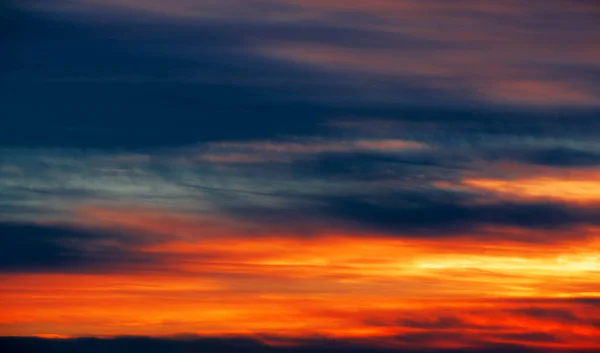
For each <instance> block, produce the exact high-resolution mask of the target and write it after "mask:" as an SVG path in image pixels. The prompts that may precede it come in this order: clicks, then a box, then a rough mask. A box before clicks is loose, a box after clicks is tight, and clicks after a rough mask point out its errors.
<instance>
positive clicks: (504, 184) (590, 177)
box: [463, 172, 600, 202]
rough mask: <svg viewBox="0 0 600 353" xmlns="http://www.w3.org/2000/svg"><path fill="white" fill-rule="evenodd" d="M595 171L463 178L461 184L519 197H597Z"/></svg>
mask: <svg viewBox="0 0 600 353" xmlns="http://www.w3.org/2000/svg"><path fill="white" fill-rule="evenodd" d="M597 176H598V175H597V173H592V172H589V173H585V174H584V175H580V176H574V177H569V176H567V177H561V176H530V177H521V178H516V179H490V178H474V179H466V180H464V181H463V184H464V185H466V186H468V187H472V188H475V189H481V190H485V191H490V192H493V193H496V194H498V195H503V196H508V197H518V198H521V199H523V198H524V199H555V200H562V201H569V202H598V201H600V181H599V180H600V179H597Z"/></svg>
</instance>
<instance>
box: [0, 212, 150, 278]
mask: <svg viewBox="0 0 600 353" xmlns="http://www.w3.org/2000/svg"><path fill="white" fill-rule="evenodd" d="M142 240H143V241H144V242H146V241H148V242H152V241H156V238H154V239H153V237H144V238H143V239H141V238H137V237H133V236H129V235H127V234H122V233H121V234H119V233H114V232H109V231H99V230H90V229H80V228H74V227H69V226H60V225H36V224H24V223H7V222H0V271H1V272H80V271H92V272H93V271H103V270H104V271H106V270H110V269H115V268H118V269H120V270H123V269H124V268H126V267H128V266H133V265H136V264H137V265H140V264H149V263H151V262H153V261H154V260H156V259H153V258H151V257H150V256H144V255H143V254H140V253H138V252H136V251H134V250H132V249H131V246H132V245H135V244H139V243H140V242H141V241H142Z"/></svg>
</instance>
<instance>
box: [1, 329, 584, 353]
mask: <svg viewBox="0 0 600 353" xmlns="http://www.w3.org/2000/svg"><path fill="white" fill-rule="evenodd" d="M444 335H445V336H452V337H456V334H444ZM521 336H522V335H521ZM548 336H549V337H545V336H544V337H540V336H539V335H536V336H535V337H530V336H527V337H513V338H534V339H538V341H541V342H548V341H549V339H551V338H553V337H552V336H550V335H548ZM434 339H435V335H434V334H432V333H427V332H424V333H413V334H407V335H405V336H403V337H400V338H399V340H403V341H405V342H407V341H414V342H415V343H421V344H422V343H423V342H432V340H434ZM0 348H2V351H3V352H6V353H17V352H18V353H33V352H46V353H59V352H60V353H92V352H93V353H109V352H110V353H125V352H127V353H138V352H140V353H141V352H144V353H167V352H168V353H192V352H205V353H230V352H231V353H233V352H235V353H325V352H331V353H334V352H335V353H367V352H369V353H504V352H514V353H542V352H545V353H547V352H552V350H550V351H549V350H548V349H543V348H539V349H536V348H532V347H526V346H524V345H518V344H500V343H485V342H480V346H479V347H478V348H454V349H452V348H448V349H442V348H433V347H427V346H424V347H423V348H415V349H411V348H406V349H401V348H397V349H391V348H387V349H386V348H378V347H376V346H372V345H371V346H370V345H369V344H368V343H360V342H359V343H357V342H350V341H349V342H344V341H342V340H331V339H321V340H319V339H314V340H310V339H308V340H305V341H304V342H303V343H302V344H301V345H299V346H292V347H275V346H269V345H266V344H263V343H260V342H259V341H255V340H252V339H245V338H198V339H161V338H148V337H120V338H114V339H96V338H78V339H59V340H53V339H40V338H32V337H3V338H0ZM560 352H562V353H575V352H578V353H592V352H593V351H592V350H587V351H586V350H582V349H579V350H575V349H573V350H569V349H563V350H560Z"/></svg>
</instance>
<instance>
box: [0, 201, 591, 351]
mask: <svg viewBox="0 0 600 353" xmlns="http://www.w3.org/2000/svg"><path fill="white" fill-rule="evenodd" d="M79 216H80V218H79V222H81V224H87V225H88V226H92V225H93V226H94V227H105V228H108V229H112V230H115V229H121V230H122V231H127V232H135V234H138V236H140V237H145V236H149V235H150V234H153V235H160V236H161V237H159V239H161V240H160V241H159V242H149V243H148V242H140V243H139V244H138V243H134V245H132V247H133V248H134V249H136V250H137V251H139V252H141V253H144V254H146V255H152V256H156V258H157V259H160V261H157V262H156V263H154V264H149V265H148V266H147V267H146V268H145V269H138V268H136V269H135V271H132V272H128V271H127V270H124V271H123V272H121V273H119V272H115V271H112V272H104V273H102V272H98V273H94V274H82V273H80V274H3V275H1V276H0V277H1V278H0V279H1V281H0V283H1V284H0V293H2V294H1V295H0V296H1V299H2V301H3V303H4V304H5V310H3V314H2V317H1V318H0V334H3V335H61V336H81V335H102V336H114V335H121V334H136V335H169V334H176V333H181V332H190V333H196V334H201V335H229V334H242V335H254V334H269V335H278V336H283V337H302V336H307V335H308V336H309V335H313V334H321V335H326V336H330V337H340V338H352V339H367V340H372V339H374V338H375V337H380V338H381V337H387V338H386V339H385V340H383V341H384V342H387V343H386V344H388V343H389V344H394V345H399V346H411V345H419V344H420V345H422V344H427V345H430V346H438V347H463V346H472V345H474V344H475V343H474V342H488V343H489V342H496V343H498V342H500V343H518V344H525V345H531V346H542V347H559V348H560V347H573V346H574V347H598V345H597V341H595V337H597V335H598V334H600V332H599V331H598V330H599V329H598V327H597V325H596V324H595V321H594V320H595V318H597V317H598V316H597V315H598V314H599V312H598V309H597V308H596V307H595V306H594V305H589V304H587V302H588V301H589V302H591V303H593V302H594V301H598V300H600V277H599V274H600V251H599V250H598V249H600V247H599V246H600V237H599V236H598V234H599V233H598V232H599V230H598V229H587V230H586V231H587V232H588V233H589V234H590V237H587V238H585V239H584V240H568V239H569V237H565V238H564V239H566V240H565V241H563V242H561V243H555V244H551V243H541V244H539V246H536V247H535V249H533V248H532V247H531V246H530V245H529V244H525V243H520V242H518V241H514V240H512V241H510V240H501V239H502V238H498V237H493V238H489V239H484V238H482V237H477V236H475V235H470V234H465V235H464V236H462V237H454V238H452V239H447V240H440V239H437V240H429V239H419V238H401V239H400V238H390V237H386V236H383V235H378V234H365V233H361V232H358V231H352V230H343V229H339V230H334V229H328V230H327V229H322V230H321V231H319V232H318V233H314V234H310V235H309V236H301V235H299V234H298V233H289V232H288V233H286V232H285V231H284V230H282V229H276V228H270V229H265V228H260V229H255V230H253V231H251V233H250V234H251V235H249V234H248V233H243V227H242V226H241V225H240V224H236V225H233V224H231V223H230V222H224V221H219V220H218V219H214V218H212V219H211V218H209V217H204V218H205V219H198V218H193V217H190V216H185V215H181V214H169V213H164V212H160V211H158V210H130V211H127V212H126V211H124V210H123V209H119V210H110V209H101V208H87V209H82V210H81V211H80V213H79ZM495 231H497V232H499V233H502V232H506V233H510V232H511V230H510V229H506V230H502V229H498V230H495ZM515 231H519V230H515ZM580 298H583V299H580ZM532 308H533V309H532ZM391 337H396V338H394V339H392V338H391ZM415 342H417V343H415Z"/></svg>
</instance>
